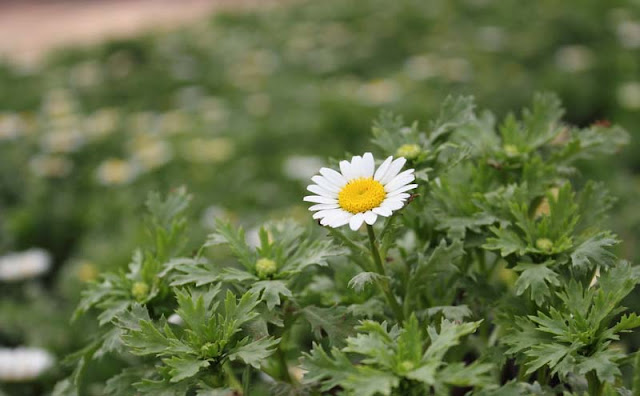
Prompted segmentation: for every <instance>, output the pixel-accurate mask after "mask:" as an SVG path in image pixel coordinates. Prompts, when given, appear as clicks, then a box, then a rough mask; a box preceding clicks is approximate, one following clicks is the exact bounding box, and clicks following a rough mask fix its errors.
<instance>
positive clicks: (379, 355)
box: [342, 320, 420, 371]
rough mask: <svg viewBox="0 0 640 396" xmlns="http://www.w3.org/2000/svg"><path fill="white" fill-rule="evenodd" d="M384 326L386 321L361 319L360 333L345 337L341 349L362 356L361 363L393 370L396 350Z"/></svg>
mask: <svg viewBox="0 0 640 396" xmlns="http://www.w3.org/2000/svg"><path fill="white" fill-rule="evenodd" d="M386 327H387V324H386V323H382V324H380V323H378V322H374V321H370V320H366V321H363V322H362V324H361V325H360V326H358V330H359V331H360V333H358V334H356V336H355V337H349V338H347V346H346V347H345V348H343V349H342V351H343V352H351V353H357V354H359V355H362V356H364V357H365V359H363V361H362V362H363V363H366V364H372V365H377V366H380V367H384V368H385V369H387V370H389V371H392V370H394V369H395V365H396V363H397V362H396V359H395V354H396V351H395V348H394V345H393V340H392V337H391V336H390V335H389V333H387V329H386ZM418 352H420V351H418Z"/></svg>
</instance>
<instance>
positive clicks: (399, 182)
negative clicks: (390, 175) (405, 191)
mask: <svg viewBox="0 0 640 396" xmlns="http://www.w3.org/2000/svg"><path fill="white" fill-rule="evenodd" d="M410 170H412V169H410ZM415 179H416V177H415V176H414V175H413V173H405V172H402V173H401V174H399V175H398V176H396V177H395V178H394V179H393V180H391V181H390V182H389V183H387V184H386V185H385V186H384V190H385V191H386V192H393V191H394V190H396V189H398V188H400V187H402V186H404V185H405V184H409V183H411V182H412V181H414V180H415Z"/></svg>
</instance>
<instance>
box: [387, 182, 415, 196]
mask: <svg viewBox="0 0 640 396" xmlns="http://www.w3.org/2000/svg"><path fill="white" fill-rule="evenodd" d="M416 187H418V185H417V184H407V185H406V186H402V187H400V188H396V189H395V190H393V191H391V192H390V193H388V194H387V198H389V197H393V196H395V195H397V194H400V193H403V192H405V191H409V190H413V189H414V188H416Z"/></svg>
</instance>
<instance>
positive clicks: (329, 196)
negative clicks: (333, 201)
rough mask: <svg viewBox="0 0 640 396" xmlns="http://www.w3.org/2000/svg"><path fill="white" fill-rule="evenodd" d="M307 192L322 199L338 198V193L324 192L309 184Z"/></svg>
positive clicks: (322, 189)
mask: <svg viewBox="0 0 640 396" xmlns="http://www.w3.org/2000/svg"><path fill="white" fill-rule="evenodd" d="M307 190H309V191H311V192H312V193H314V194H318V195H321V196H323V197H327V198H338V193H337V192H331V191H329V190H326V189H324V188H322V187H320V186H318V185H315V184H311V185H309V186H307Z"/></svg>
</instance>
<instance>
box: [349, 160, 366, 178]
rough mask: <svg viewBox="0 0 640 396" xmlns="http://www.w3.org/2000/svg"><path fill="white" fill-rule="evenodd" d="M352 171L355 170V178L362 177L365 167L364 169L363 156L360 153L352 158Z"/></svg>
mask: <svg viewBox="0 0 640 396" xmlns="http://www.w3.org/2000/svg"><path fill="white" fill-rule="evenodd" d="M351 171H352V172H353V177H354V179H356V178H359V177H362V175H363V174H364V173H363V169H362V157H361V156H359V155H354V156H353V158H351Z"/></svg>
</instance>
